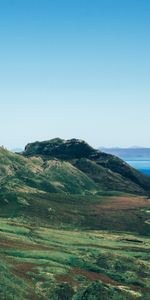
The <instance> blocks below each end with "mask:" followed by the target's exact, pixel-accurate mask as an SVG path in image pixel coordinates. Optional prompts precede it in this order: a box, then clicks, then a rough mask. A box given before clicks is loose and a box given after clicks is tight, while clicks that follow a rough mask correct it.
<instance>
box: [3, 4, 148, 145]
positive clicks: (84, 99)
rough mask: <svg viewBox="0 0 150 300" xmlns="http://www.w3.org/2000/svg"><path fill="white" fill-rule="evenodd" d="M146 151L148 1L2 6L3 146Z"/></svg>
mask: <svg viewBox="0 0 150 300" xmlns="http://www.w3.org/2000/svg"><path fill="white" fill-rule="evenodd" d="M54 137H62V138H72V137H77V138H82V139H85V140H86V141H87V142H89V143H90V144H92V145H93V146H95V147H98V146H125V147H126V146H132V145H141V146H149V147H150V1H149V0H147V1H146V0H0V144H1V145H5V146H6V147H8V148H13V147H16V146H17V147H18V146H21V147H22V146H24V145H25V144H26V143H28V142H31V141H35V140H45V139H51V138H54Z"/></svg>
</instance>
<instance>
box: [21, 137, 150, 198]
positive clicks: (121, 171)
mask: <svg viewBox="0 0 150 300" xmlns="http://www.w3.org/2000/svg"><path fill="white" fill-rule="evenodd" d="M23 155H24V156H25V157H30V158H31V157H40V158H41V159H42V160H43V161H44V163H45V164H46V163H47V162H48V161H51V160H54V159H55V160H58V161H59V160H60V161H61V164H62V161H63V162H64V161H65V162H67V163H69V164H70V165H69V166H74V167H75V168H76V169H77V170H78V171H79V170H80V171H81V172H82V174H84V175H86V176H88V178H89V179H90V180H92V182H93V187H96V190H97V192H98V191H99V190H100V191H101V190H104V191H112V190H113V191H123V192H129V193H136V194H145V193H149V191H150V178H149V177H147V176H145V175H143V174H141V173H140V172H138V171H137V170H135V169H134V168H132V167H130V166H129V165H128V164H127V163H125V162H124V161H123V160H121V159H119V158H118V157H116V156H114V155H110V154H106V153H103V152H101V151H99V150H95V149H93V148H92V147H91V146H89V145H88V144H87V143H86V142H85V141H82V140H78V139H71V140H62V139H60V138H56V139H52V140H49V141H44V142H35V143H30V144H28V145H27V146H26V147H25V151H24V152H23ZM66 168H67V165H66ZM55 170H58V167H56V168H55ZM58 173H59V172H58ZM57 175H58V176H56V177H55V180H56V181H59V178H58V177H59V174H57ZM61 178H62V177H61ZM57 179H58V180H57ZM64 180H65V177H64ZM72 184H73V181H72ZM94 184H96V186H94Z"/></svg>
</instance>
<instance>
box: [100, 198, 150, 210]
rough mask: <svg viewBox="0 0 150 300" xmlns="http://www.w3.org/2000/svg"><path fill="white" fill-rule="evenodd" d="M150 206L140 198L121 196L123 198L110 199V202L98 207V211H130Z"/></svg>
mask: <svg viewBox="0 0 150 300" xmlns="http://www.w3.org/2000/svg"><path fill="white" fill-rule="evenodd" d="M148 206H150V202H149V201H148V200H147V199H146V198H144V197H140V196H135V197H133V196H121V197H110V198H109V202H107V201H106V202H105V203H103V204H98V205H96V211H99V210H100V211H101V210H105V209H106V210H109V209H110V210H120V209H121V210H122V209H125V210H129V209H135V208H142V207H148Z"/></svg>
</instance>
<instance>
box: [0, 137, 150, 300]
mask: <svg viewBox="0 0 150 300" xmlns="http://www.w3.org/2000/svg"><path fill="white" fill-rule="evenodd" d="M149 191H150V179H149V177H147V176H144V175H142V174H141V173H140V172H138V171H136V170H134V169H133V168H131V167H130V166H129V165H128V164H126V163H125V162H124V161H122V160H121V159H119V158H117V157H116V156H113V155H109V154H105V153H103V152H100V151H97V150H95V149H93V148H92V147H91V146H89V145H88V144H87V143H85V142H84V141H81V140H76V139H72V140H68V141H65V140H62V139H58V138H57V139H53V140H50V141H45V142H35V143H32V144H28V145H27V146H26V148H25V150H24V152H22V153H18V154H17V153H12V152H10V151H8V150H7V149H4V148H3V147H1V148H0V299H2V300H18V299H21V300H26V299H29V300H66V299H69V300H91V299H92V300H93V299H95V300H101V299H102V300H110V299H112V300H118V299H120V300H136V299H141V300H143V299H145V300H146V299H147V300H148V299H149V292H150V286H149V281H148V276H149V266H148V264H147V260H148V258H149V240H148V235H149V228H150V227H149V226H150V219H149V212H150V210H149V197H148V196H149Z"/></svg>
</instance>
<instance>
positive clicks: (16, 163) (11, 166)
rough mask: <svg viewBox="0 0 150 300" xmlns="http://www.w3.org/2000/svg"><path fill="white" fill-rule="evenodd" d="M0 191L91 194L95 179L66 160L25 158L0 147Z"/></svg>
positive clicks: (94, 187)
mask: <svg viewBox="0 0 150 300" xmlns="http://www.w3.org/2000/svg"><path fill="white" fill-rule="evenodd" d="M0 185H1V190H3V191H4V190H5V189H6V190H7V191H15V192H16V191H26V190H28V191H29V192H35V191H36V189H38V190H39V191H44V192H51V193H54V192H67V193H73V194H74V193H76V194H84V193H87V192H91V193H94V192H95V191H97V186H96V184H95V183H94V181H93V180H92V179H90V178H88V176H86V175H85V174H84V173H82V172H81V171H80V170H78V169H76V168H75V167H73V166H72V165H71V164H70V163H69V162H61V161H58V160H51V161H47V162H44V161H43V160H42V158H35V157H32V158H29V159H28V158H25V157H23V156H21V155H18V154H14V153H11V152H9V151H7V150H5V149H3V148H0Z"/></svg>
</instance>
